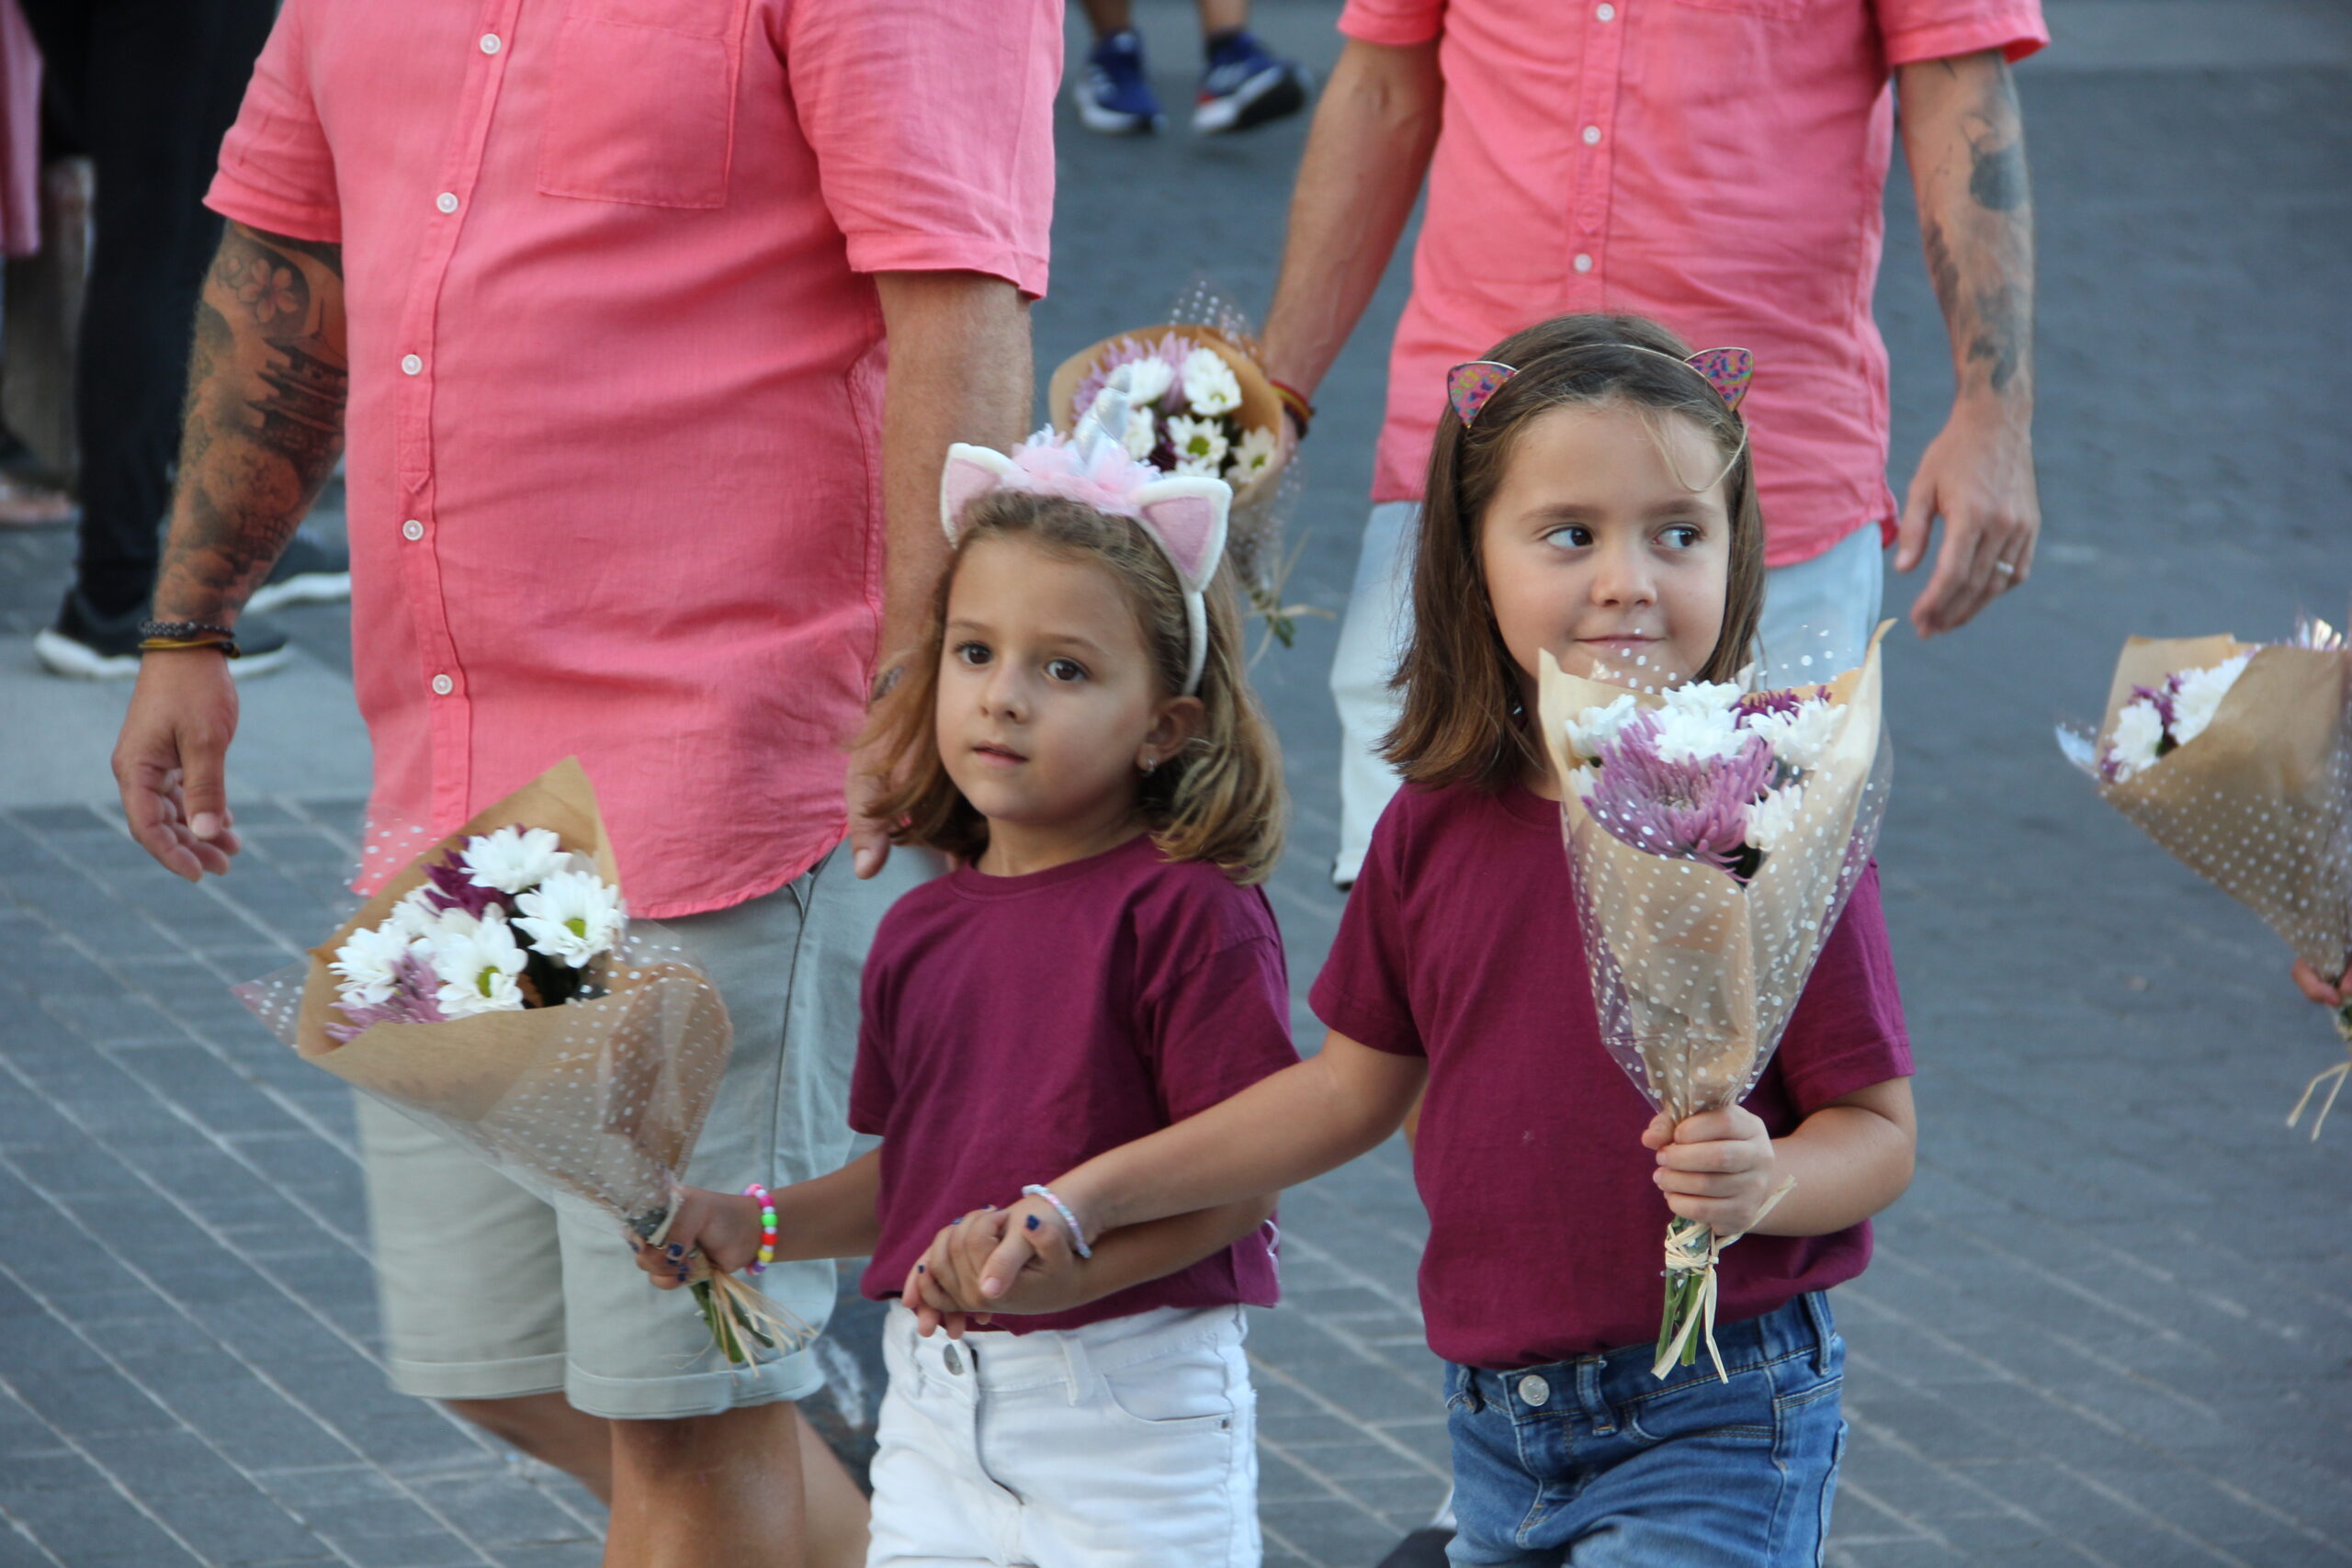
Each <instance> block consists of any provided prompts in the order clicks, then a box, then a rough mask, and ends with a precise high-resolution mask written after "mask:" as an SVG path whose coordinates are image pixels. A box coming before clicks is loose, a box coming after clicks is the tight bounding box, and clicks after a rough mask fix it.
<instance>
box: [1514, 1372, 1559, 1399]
mask: <svg viewBox="0 0 2352 1568" xmlns="http://www.w3.org/2000/svg"><path fill="white" fill-rule="evenodd" d="M1519 1397H1520V1399H1521V1401H1522V1402H1524V1403H1525V1404H1531V1405H1536V1406H1539V1407H1540V1406H1542V1405H1544V1404H1550V1403H1551V1400H1552V1385H1551V1384H1550V1383H1548V1382H1544V1380H1543V1379H1542V1378H1539V1377H1537V1376H1536V1375H1535V1374H1534V1373H1533V1372H1530V1373H1528V1374H1527V1375H1526V1376H1525V1377H1523V1378H1521V1379H1520V1380H1519Z"/></svg>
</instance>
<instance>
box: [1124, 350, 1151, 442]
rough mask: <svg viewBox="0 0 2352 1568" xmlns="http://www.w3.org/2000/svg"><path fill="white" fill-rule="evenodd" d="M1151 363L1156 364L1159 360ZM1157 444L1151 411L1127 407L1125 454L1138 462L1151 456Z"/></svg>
mask: <svg viewBox="0 0 2352 1568" xmlns="http://www.w3.org/2000/svg"><path fill="white" fill-rule="evenodd" d="M1152 363H1153V364H1155V365H1156V364H1158V363H1159V361H1158V360H1154V361H1152ZM1122 445H1124V446H1125V447H1126V449H1127V456H1128V457H1133V458H1134V459H1135V460H1136V462H1138V463H1140V462H1142V461H1143V460H1144V459H1146V458H1147V457H1150V456H1151V449H1152V448H1153V447H1154V446H1158V445H1159V421H1158V420H1156V419H1154V418H1152V417H1151V411H1150V410H1149V409H1148V408H1143V407H1140V406H1138V407H1136V408H1131V409H1129V410H1128V411H1127V434H1126V439H1125V442H1124V443H1122Z"/></svg>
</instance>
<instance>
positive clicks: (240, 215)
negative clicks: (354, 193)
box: [204, 168, 343, 245]
mask: <svg viewBox="0 0 2352 1568" xmlns="http://www.w3.org/2000/svg"><path fill="white" fill-rule="evenodd" d="M204 205H205V206H207V207H209V208H210V209H212V210H213V211H215V212H217V213H219V214H220V216H221V217H223V218H226V219H227V220H229V221H231V222H232V223H242V224H243V225H244V226H245V227H246V228H248V229H259V230H261V231H263V232H265V233H269V234H283V235H285V236H287V237H288V239H293V240H310V241H313V242H315V243H319V244H322V245H339V244H341V243H343V213H342V211H341V210H340V209H336V208H334V207H321V206H319V205H317V204H316V203H313V202H305V201H297V200H294V199H293V198H291V197H285V196H280V195H278V194H277V193H275V192H272V191H266V190H264V189H262V188H261V187H259V186H252V185H248V184H246V183H245V182H244V181H243V180H241V179H239V178H238V177H237V176H236V175H232V174H231V173H230V172H229V171H228V170H227V169H225V168H224V169H222V170H221V171H220V173H219V174H217V175H214V176H213V178H212V188H211V189H210V190H209V191H207V192H205V195H204Z"/></svg>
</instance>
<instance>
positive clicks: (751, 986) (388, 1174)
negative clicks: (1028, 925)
mask: <svg viewBox="0 0 2352 1568" xmlns="http://www.w3.org/2000/svg"><path fill="white" fill-rule="evenodd" d="M939 869H940V863H939V861H938V859H937V857H936V856H933V855H931V854H928V853H926V852H922V851H919V850H916V851H910V850H907V849H904V848H900V849H895V850H893V851H892V852H891V854H890V859H889V863H888V865H886V866H885V867H884V868H883V871H882V873H881V874H880V875H878V876H876V877H875V878H874V880H872V881H870V882H860V881H859V880H857V878H856V876H855V875H854V874H853V873H852V871H851V869H850V852H849V848H848V846H847V845H845V844H844V845H842V846H840V847H837V848H836V849H835V850H834V851H833V852H831V854H830V855H828V856H827V857H826V858H825V859H824V860H823V861H821V862H820V863H818V865H817V866H816V868H815V869H814V870H811V871H809V873H807V874H804V875H802V876H801V877H799V878H798V879H797V880H796V881H794V882H792V883H789V884H787V885H786V886H784V887H782V888H779V889H778V890H776V891H775V892H774V893H771V894H769V895H767V896H766V897H762V898H754V899H752V901H751V902H749V903H747V904H740V905H737V906H736V907H735V908H731V909H721V910H718V911H716V912H714V913H711V914H707V915H691V916H687V917H684V918H683V919H673V920H664V921H662V925H663V926H664V927H666V928H668V929H669V930H670V931H674V932H675V933H676V934H677V936H678V937H679V939H680V940H681V941H682V942H684V944H685V946H686V947H687V948H688V950H689V951H691V952H692V953H694V954H695V957H696V958H698V959H699V960H701V962H702V964H704V966H705V967H706V968H707V969H708V971H709V972H710V976H711V978H712V979H713V980H714V981H716V982H717V983H718V989H719V994H720V995H721V996H723V997H725V998H726V999H727V1010H728V1013H729V1016H730V1017H731V1019H732V1020H733V1021H734V1026H735V1049H734V1054H733V1055H732V1056H731V1057H730V1058H729V1063H728V1067H727V1077H726V1080H725V1082H724V1083H723V1084H722V1085H721V1087H720V1089H719V1094H718V1100H717V1102H716V1103H715V1104H714V1105H713V1106H712V1108H711V1112H710V1119H709V1121H708V1122H707V1124H706V1125H705V1126H704V1128H703V1134H702V1139H701V1142H700V1143H698V1144H697V1145H695V1154H694V1158H693V1160H692V1162H691V1163H690V1164H689V1166H688V1167H687V1169H686V1179H687V1181H688V1182H690V1183H692V1184H693V1185H695V1186H697V1187H708V1188H713V1189H716V1190H719V1191H722V1192H733V1191H740V1190H741V1189H742V1187H743V1184H744V1183H745V1182H747V1181H762V1182H765V1183H768V1184H770V1185H772V1186H783V1185H785V1184H786V1183H789V1182H795V1181H805V1180H807V1179H809V1178H810V1177H813V1176H820V1175H823V1174H824V1173H825V1172H827V1171H830V1170H834V1169H837V1168H840V1167H841V1165H842V1163H843V1162H844V1161H845V1160H846V1159H847V1158H848V1156H849V1153H850V1145H851V1134H850V1130H849V1122H848V1106H849V1078H850V1068H851V1066H852V1064H853V1063H854V1060H855V1057H856V1052H857V1020H858V974H859V971H860V969H861V967H862V966H863V965H864V964H865V952H866V949H867V948H868V947H869V946H870V945H871V944H872V943H873V941H874V931H875V927H876V925H877V924H879V923H880V921H881V919H882V914H883V911H884V910H886V909H888V908H889V907H890V905H891V903H892V902H893V901H894V900H895V899H896V898H897V897H899V894H901V893H904V892H905V891H906V890H907V889H909V888H910V887H912V886H915V885H916V884H917V883H919V882H921V881H922V880H923V879H924V878H926V877H928V876H931V875H933V874H936V873H937V872H938V870H939ZM359 1132H360V1145H361V1153H362V1158H363V1161H364V1164H365V1167H366V1171H367V1178H368V1216H369V1220H370V1223H371V1224H372V1225H373V1227H374V1235H375V1247H376V1280H377V1289H378V1292H379V1295H380V1297H381V1300H382V1303H383V1317H384V1339H385V1348H386V1352H387V1356H386V1360H387V1370H388V1371H390V1374H391V1382H392V1386H393V1387H395V1388H397V1389H399V1390H400V1391H401V1393H411V1394H415V1395H418V1396H420V1397H422V1398H426V1399H509V1398H515V1397H518V1396H520V1395H524V1394H531V1393H554V1392H556V1391H558V1390H560V1391H561V1392H562V1393H563V1394H564V1396H565V1397H566V1398H567V1399H569V1400H570V1401H571V1404H574V1405H576V1406H578V1407H579V1408H580V1409H582V1410H584V1411H587V1412H588V1413H589V1414H591V1415H594V1416H611V1417H615V1418H617V1419H623V1420H641V1419H661V1418H667V1417H675V1416H708V1415H716V1414H718V1412H720V1411H723V1410H728V1409H731V1408H734V1407H736V1406H739V1405H749V1404H768V1403H770V1402H772V1401H775V1400H779V1399H793V1400H797V1399H801V1398H805V1397H806V1396H808V1395H809V1394H811V1393H816V1392H817V1390H818V1389H820V1388H821V1387H822V1386H824V1381H825V1380H824V1374H823V1372H822V1371H820V1369H819V1367H818V1364H817V1359H816V1357H815V1356H814V1355H813V1354H811V1353H810V1352H809V1351H807V1350H802V1351H799V1352H797V1353H796V1354H793V1355H787V1356H780V1357H776V1358H774V1359H770V1360H768V1361H766V1362H765V1363H763V1365H761V1366H760V1367H758V1368H757V1369H756V1370H755V1371H750V1372H743V1371H732V1372H730V1371H729V1370H728V1369H727V1366H726V1363H725V1362H724V1361H722V1360H720V1359H718V1353H717V1352H716V1351H715V1350H713V1349H712V1348H711V1344H710V1336H709V1333H708V1332H707V1330H706V1329H705V1328H704V1326H703V1322H702V1317H701V1314H699V1313H697V1312H696V1311H695V1304H694V1298H693V1296H692V1294H691V1293H690V1292H685V1291H657V1290H655V1289H654V1288H653V1283H652V1281H651V1280H649V1279H648V1278H646V1276H645V1275H644V1274H643V1273H642V1272H641V1271H640V1270H639V1269H638V1267H637V1264H636V1261H635V1259H634V1258H631V1256H630V1254H629V1250H628V1245H627V1243H625V1242H624V1241H623V1240H622V1238H621V1234H620V1226H619V1224H618V1223H617V1222H616V1221H615V1220H613V1219H612V1218H611V1217H610V1216H608V1215H605V1214H602V1213H597V1212H595V1211H594V1210H593V1209H591V1208H589V1207H587V1206H586V1205H585V1204H579V1205H573V1204H570V1203H566V1204H565V1205H563V1206H562V1207H561V1208H560V1209H559V1208H555V1207H550V1206H549V1205H548V1204H547V1203H545V1202H543V1201H540V1200H539V1199H537V1198H535V1197H533V1196H532V1195H531V1194H529V1193H528V1192H526V1191H525V1190H523V1189H522V1188H520V1187H518V1186H516V1185H515V1183H514V1182H512V1181H510V1180H508V1179H506V1178H505V1177H503V1176H502V1175H500V1174H499V1173H498V1172H497V1171H496V1170H494V1169H492V1168H491V1167H489V1166H487V1165H484V1164H483V1163H481V1161H480V1160H478V1159H476V1158H475V1157H474V1156H472V1155H470V1154H469V1153H468V1152H466V1151H465V1150H464V1149H462V1148H460V1147H458V1145H455V1144H453V1143H451V1142H449V1141H448V1140H447V1139H446V1138H443V1137H442V1136H441V1135H440V1134H436V1133H434V1132H431V1131H428V1130H427V1129H425V1128H424V1127H420V1126H419V1125H417V1124H416V1123H415V1122H411V1121H409V1120H408V1119H407V1118H406V1117H403V1116H401V1114H399V1113H398V1112H397V1111H389V1110H386V1109H385V1108H384V1107H382V1106H380V1105H379V1104H377V1103H376V1102H375V1101H373V1100H368V1099H367V1098H365V1097H362V1098H361V1099H360V1100H359ZM760 1282H761V1284H762V1286H763V1288H764V1289H765V1290H766V1291H767V1292H768V1294H769V1295H771V1296H773V1297H775V1300H776V1301H777V1302H778V1303H780V1304H782V1305H783V1306H785V1307H786V1308H787V1309H788V1310H789V1311H791V1312H792V1313H793V1314H795V1315H797V1316H798V1317H799V1318H801V1319H802V1320H803V1321H805V1322H808V1323H809V1324H812V1325H817V1326H820V1327H821V1326H822V1325H824V1322H825V1320H826V1318H827V1317H828V1316H829V1315H830V1314H831V1310H832V1304H833V1293H834V1277H833V1265H832V1264H831V1262H830V1261H827V1262H819V1263H778V1264H776V1265H775V1267H773V1268H771V1269H769V1270H768V1271H767V1273H766V1274H765V1275H764V1276H763V1278H762V1280H761V1281H760Z"/></svg>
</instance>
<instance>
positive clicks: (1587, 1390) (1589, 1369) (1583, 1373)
mask: <svg viewBox="0 0 2352 1568" xmlns="http://www.w3.org/2000/svg"><path fill="white" fill-rule="evenodd" d="M1569 1364H1570V1365H1572V1366H1574V1367H1575V1368H1576V1370H1577V1404H1579V1405H1581V1406H1582V1407H1583V1409H1584V1413H1585V1415H1586V1416H1589V1418H1590V1419H1591V1421H1592V1429H1593V1433H1594V1435H1595V1436H1597V1437H1603V1438H1605V1437H1607V1436H1609V1435H1610V1434H1611V1433H1612V1432H1614V1431H1615V1430H1617V1416H1616V1412H1614V1411H1612V1410H1611V1409H1610V1408H1609V1396H1608V1395H1607V1394H1606V1393H1602V1392H1601V1387H1600V1374H1601V1373H1602V1371H1605V1370H1607V1367H1608V1364H1609V1359H1608V1358H1607V1357H1606V1356H1578V1357H1577V1359H1575V1360H1574V1361H1573V1362H1571V1363H1569Z"/></svg>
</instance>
